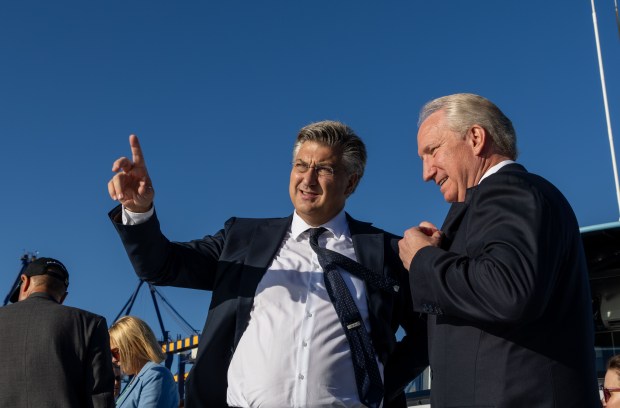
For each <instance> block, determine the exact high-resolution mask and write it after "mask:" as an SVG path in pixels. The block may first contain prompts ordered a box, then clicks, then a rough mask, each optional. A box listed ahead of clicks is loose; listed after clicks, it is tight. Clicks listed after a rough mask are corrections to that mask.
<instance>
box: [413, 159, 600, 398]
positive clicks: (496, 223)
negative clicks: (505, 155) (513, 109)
mask: <svg viewBox="0 0 620 408" xmlns="http://www.w3.org/2000/svg"><path fill="white" fill-rule="evenodd" d="M442 231H443V232H444V234H445V237H444V240H443V242H442V247H441V248H436V247H426V248H423V249H421V250H420V251H419V252H418V253H417V254H416V256H415V257H414V259H413V261H412V264H411V268H410V283H411V290H412V294H413V302H414V308H415V309H416V310H419V311H422V312H424V313H428V314H429V319H428V326H429V355H430V363H431V370H432V382H431V402H432V405H433V407H515V408H521V407H563V408H566V407H576V408H577V407H581V408H584V407H595V406H596V407H600V401H599V400H598V392H597V390H596V385H597V384H596V381H597V379H596V373H595V368H594V363H595V356H594V344H593V342H594V334H593V321H592V310H591V298H590V288H589V282H588V272H587V266H586V259H585V255H584V251H583V248H582V243H581V236H580V234H579V228H578V225H577V220H576V218H575V215H574V214H573V211H572V209H571V207H570V205H569V203H568V202H567V201H566V199H565V198H564V197H563V196H562V194H561V193H560V192H559V191H558V190H557V189H556V188H555V187H554V186H553V185H551V184H550V183H549V182H548V181H546V180H544V179H543V178H541V177H539V176H536V175H534V174H531V173H528V172H527V171H526V170H525V169H524V168H523V167H522V166H521V165H519V164H510V165H507V166H505V167H503V168H502V169H500V170H499V172H497V173H496V174H494V175H491V176H489V177H488V178H486V179H485V180H483V181H482V182H481V183H480V184H479V185H478V186H477V187H474V188H471V189H469V190H468V191H467V197H466V200H465V202H464V203H455V204H453V205H452V207H451V208H450V211H449V213H448V215H447V217H446V220H445V222H444V225H443V227H442Z"/></svg>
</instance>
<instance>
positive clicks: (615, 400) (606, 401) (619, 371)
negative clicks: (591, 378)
mask: <svg viewBox="0 0 620 408" xmlns="http://www.w3.org/2000/svg"><path fill="white" fill-rule="evenodd" d="M601 390H602V391H603V399H602V400H601V403H602V404H603V406H604V407H606V408H620V354H618V355H615V356H613V357H611V358H610V359H609V360H608V361H607V372H606V373H605V382H604V383H603V385H602V386H601Z"/></svg>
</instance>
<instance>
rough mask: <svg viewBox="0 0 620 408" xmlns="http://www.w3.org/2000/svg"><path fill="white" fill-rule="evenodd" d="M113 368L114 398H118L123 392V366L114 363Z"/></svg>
mask: <svg viewBox="0 0 620 408" xmlns="http://www.w3.org/2000/svg"><path fill="white" fill-rule="evenodd" d="M112 368H113V369H114V399H116V398H118V396H119V395H120V393H121V385H122V381H121V380H122V376H121V368H120V367H119V366H118V365H116V364H112Z"/></svg>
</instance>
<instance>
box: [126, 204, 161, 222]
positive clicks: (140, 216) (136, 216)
mask: <svg viewBox="0 0 620 408" xmlns="http://www.w3.org/2000/svg"><path fill="white" fill-rule="evenodd" d="M154 211H155V206H151V208H150V209H149V210H148V211H147V212H143V213H136V212H132V211H129V210H128V209H126V208H125V207H124V206H123V210H122V211H121V214H122V219H123V225H138V224H143V223H145V222H147V221H148V220H149V219H150V218H151V217H152V216H153V212H154Z"/></svg>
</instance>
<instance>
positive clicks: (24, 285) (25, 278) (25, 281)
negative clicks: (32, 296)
mask: <svg viewBox="0 0 620 408" xmlns="http://www.w3.org/2000/svg"><path fill="white" fill-rule="evenodd" d="M21 280H22V284H21V286H20V288H19V290H20V291H21V292H26V291H28V288H29V287H30V284H31V283H32V279H30V277H28V276H26V275H22V276H21Z"/></svg>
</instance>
